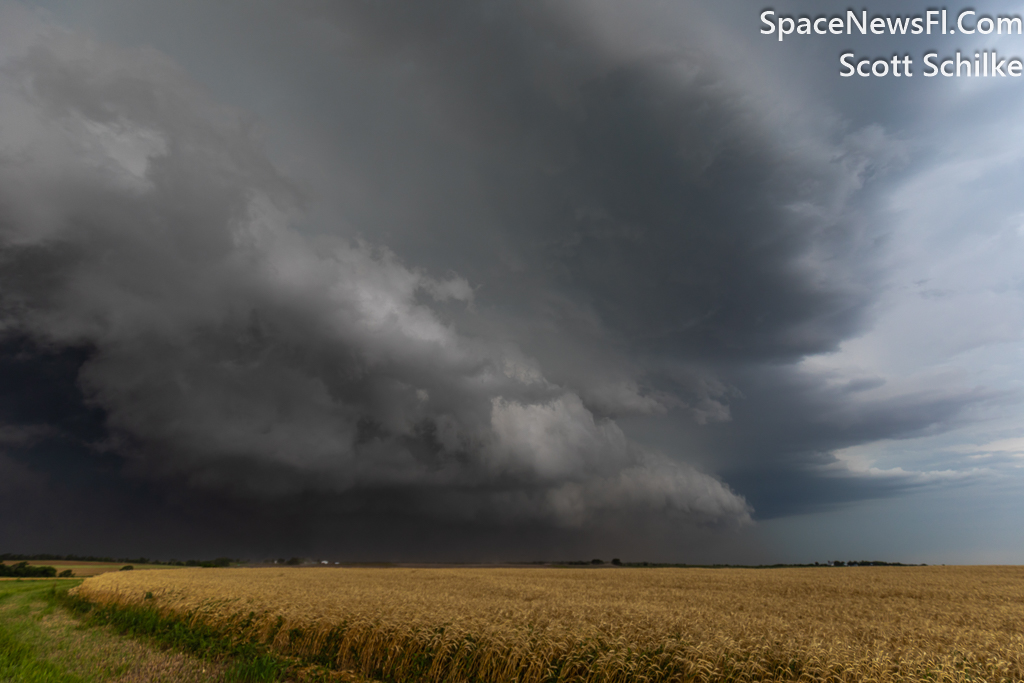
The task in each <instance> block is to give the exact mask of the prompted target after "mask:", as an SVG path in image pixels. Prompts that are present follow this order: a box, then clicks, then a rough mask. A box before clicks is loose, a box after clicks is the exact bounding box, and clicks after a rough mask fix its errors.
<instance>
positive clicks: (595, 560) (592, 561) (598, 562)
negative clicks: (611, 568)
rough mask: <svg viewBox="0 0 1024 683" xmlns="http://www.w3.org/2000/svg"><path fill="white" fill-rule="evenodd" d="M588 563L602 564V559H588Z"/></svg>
mask: <svg viewBox="0 0 1024 683" xmlns="http://www.w3.org/2000/svg"><path fill="white" fill-rule="evenodd" d="M590 564H604V560H598V559H596V558H595V559H593V560H591V561H590Z"/></svg>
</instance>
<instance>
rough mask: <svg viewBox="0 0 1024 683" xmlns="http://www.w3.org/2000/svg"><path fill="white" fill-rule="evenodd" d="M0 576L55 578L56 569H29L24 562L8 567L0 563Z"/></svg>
mask: <svg viewBox="0 0 1024 683" xmlns="http://www.w3.org/2000/svg"><path fill="white" fill-rule="evenodd" d="M0 576H16V577H18V578H21V577H38V578H52V577H54V576H57V569H56V568H54V567H38V566H36V567H30V566H29V564H28V562H24V561H23V562H19V563H18V564H15V565H11V566H10V567H8V566H7V565H5V564H4V563H3V562H0Z"/></svg>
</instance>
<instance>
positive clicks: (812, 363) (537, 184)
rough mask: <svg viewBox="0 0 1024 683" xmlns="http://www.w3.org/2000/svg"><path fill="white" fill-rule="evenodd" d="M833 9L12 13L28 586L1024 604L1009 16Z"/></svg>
mask: <svg viewBox="0 0 1024 683" xmlns="http://www.w3.org/2000/svg"><path fill="white" fill-rule="evenodd" d="M847 9H851V8H848V7H847V6H846V5H840V4H838V3H835V2H810V1H806V2H777V3H775V4H771V5H764V4H754V3H751V2H748V1H746V0H742V1H739V2H729V3H708V2H696V1H689V0H631V1H630V2H624V1H623V0H585V1H584V0H558V1H555V0H541V1H538V2H530V3H518V2H511V1H509V0H472V1H470V0H444V1H441V0H422V1H418V2H416V3H408V2H399V1H397V0H373V1H371V0H365V1H359V2H345V3H337V2H328V1H326V0H288V1H287V2H285V1H284V0H245V1H243V0H218V2H199V1H192V0H186V1H179V0H175V1H173V2H171V1H169V0H76V2H73V3H71V2H58V1H56V0H40V1H39V2H16V1H13V0H0V549H2V550H3V551H4V552H14V553H26V554H27V553H37V552H47V553H59V554H67V553H74V554H95V555H119V556H128V555H130V556H138V555H147V556H150V557H159V558H164V559H167V558H171V557H177V558H198V557H213V556H232V557H239V558H249V559H260V558H266V557H279V556H293V555H294V556H308V557H323V558H329V559H333V560H339V561H377V560H387V561H426V562H502V561H534V560H566V559H590V558H592V557H596V558H604V559H605V560H608V559H610V558H613V557H615V558H621V559H622V560H623V561H654V562H687V563H746V564H758V563H776V562H780V563H781V562H784V563H803V562H816V561H820V562H826V561H830V560H844V561H848V560H885V561H900V562H908V563H911V562H913V563H919V562H924V563H929V564H993V563H995V564H1019V563H1022V562H1024V532H1022V529H1024V524H1022V523H1021V522H1022V521H1024V496H1022V495H1021V494H1022V493H1024V421H1022V419H1021V418H1022V417H1024V391H1022V390H1024V343H1022V342H1024V334H1022V333H1024V268H1022V267H1021V266H1022V258H1024V193H1021V192H1020V190H1019V188H1020V187H1021V186H1022V183H1024V118H1022V117H1021V116H1020V112H1021V111H1022V108H1024V76H1022V77H1016V78H1015V77H1012V76H1007V77H997V76H992V77H976V76H974V75H972V76H971V77H967V76H966V74H962V75H960V76H952V77H945V76H942V75H939V76H935V77H927V76H926V72H927V68H926V64H925V61H924V58H925V55H927V54H930V53H934V54H935V55H936V58H934V61H935V62H936V63H938V62H941V61H942V60H944V59H947V58H950V59H953V58H955V55H956V53H957V52H958V51H959V52H961V53H962V54H963V56H964V57H965V58H966V59H971V57H972V56H973V54H974V53H975V52H978V53H979V55H981V54H982V53H984V55H985V56H986V57H987V56H990V55H992V54H995V55H996V57H995V61H998V60H1004V59H1005V60H1010V61H1011V62H1012V59H1013V58H1014V57H1020V58H1024V36H1019V35H1016V34H1014V35H1007V33H1006V32H1005V31H1002V28H1000V32H996V31H993V32H991V33H988V34H983V33H982V32H981V31H983V30H984V28H986V26H987V25H986V24H985V23H984V22H983V21H982V22H979V21H978V19H979V18H981V17H982V16H983V14H982V12H985V13H987V14H985V15H984V16H989V17H991V18H992V19H993V25H994V23H995V20H997V19H998V17H999V16H1004V17H1011V16H1024V5H1021V4H1020V3H1014V2H995V1H993V2H990V3H986V4H985V7H984V9H983V10H978V13H977V14H975V15H969V14H968V15H964V17H963V23H962V25H960V26H958V25H957V17H958V16H960V14H961V12H962V11H965V10H972V9H974V8H973V6H967V5H964V6H962V7H960V6H952V5H949V6H947V9H948V18H947V24H948V26H947V28H949V29H951V30H952V31H953V32H952V33H950V32H947V33H945V34H942V33H940V32H939V28H938V27H937V26H931V27H929V29H930V31H931V32H930V33H922V34H921V35H912V34H911V32H910V31H908V32H907V33H906V34H898V33H897V34H896V35H890V34H889V33H888V30H886V31H885V33H884V35H877V34H872V33H871V32H868V33H866V34H864V35H862V34H861V33H860V32H859V31H858V30H857V29H856V28H853V29H852V30H851V32H850V33H847V32H846V31H845V30H844V31H843V32H842V33H841V34H839V35H834V34H826V35H814V34H812V35H800V34H798V33H797V32H795V31H794V32H793V33H792V34H789V35H785V34H782V35H780V34H779V32H778V30H777V26H782V25H783V24H782V22H780V21H779V19H780V18H781V17H793V18H798V17H801V16H807V17H810V18H811V19H814V18H817V17H822V16H824V17H826V18H831V17H834V16H838V17H840V18H841V19H843V20H844V21H845V20H846V11H847ZM852 9H854V10H855V14H858V16H859V13H860V12H861V11H866V12H867V15H868V17H869V18H873V17H881V18H882V19H883V20H892V19H893V18H899V17H915V16H917V17H922V18H924V17H925V12H926V11H927V10H928V9H935V8H930V7H926V6H925V5H923V4H919V3H912V2H886V3H880V2H876V3H875V4H873V5H871V4H868V5H864V6H863V7H861V6H857V7H855V8H852ZM767 10H770V11H772V12H774V14H772V15H768V16H767V19H768V20H769V21H770V22H772V23H771V24H769V23H768V22H766V21H762V13H763V12H765V11H767ZM890 23H891V22H890ZM770 25H771V26H775V27H776V28H775V30H774V32H773V30H772V29H770V28H767V27H768V26H770ZM975 25H977V27H979V29H978V30H976V31H975V32H974V33H972V34H968V35H965V34H964V30H971V28H972V27H975ZM762 31H768V33H762ZM849 54H852V55H853V57H852V58H850V59H852V62H851V63H853V64H856V63H858V62H860V61H861V60H863V59H869V60H871V62H867V63H865V64H864V67H863V68H864V69H868V68H874V69H875V71H876V73H877V72H880V71H881V70H882V66H885V71H886V72H887V75H886V76H884V77H876V76H868V77H861V76H857V75H854V76H850V77H846V76H843V75H842V73H843V71H844V68H843V66H842V63H841V61H840V58H841V56H842V55H849ZM894 56H895V57H897V58H899V59H903V58H904V57H906V58H908V59H909V60H910V62H909V63H910V64H911V67H910V68H911V74H912V75H910V76H907V75H906V74H905V73H903V74H902V75H901V76H900V77H897V76H895V75H894V74H893V73H892V67H891V66H890V60H891V58H892V57H894ZM880 60H881V61H880ZM872 62H878V64H876V65H874V66H872ZM901 68H902V69H903V70H905V69H906V66H902V67H901ZM952 68H953V67H947V69H952ZM987 70H988V69H987V67H986V71H987ZM962 71H963V70H961V72H962ZM865 73H866V71H865Z"/></svg>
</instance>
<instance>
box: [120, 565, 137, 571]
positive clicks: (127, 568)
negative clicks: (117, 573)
mask: <svg viewBox="0 0 1024 683" xmlns="http://www.w3.org/2000/svg"><path fill="white" fill-rule="evenodd" d="M133 569H135V567H133V566H131V565H130V564H126V565H125V566H123V567H121V571H123V572H130V571H131V570H133Z"/></svg>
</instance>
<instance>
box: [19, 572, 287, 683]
mask: <svg viewBox="0 0 1024 683" xmlns="http://www.w3.org/2000/svg"><path fill="white" fill-rule="evenodd" d="M78 583H80V582H79V581H76V580H48V581H39V580H36V581H5V582H3V583H0V681H5V682H10V683H94V682H95V683H99V682H101V681H116V682H118V683H165V682H166V683H172V682H174V683H178V682H180V683H200V682H202V683H206V682H214V683H221V682H223V683H234V682H243V681H252V682H253V683H257V682H263V681H267V682H270V681H282V680H285V678H286V674H287V668H286V666H285V664H284V663H283V662H281V661H277V660H273V661H271V660H269V659H265V658H264V659H260V658H259V657H258V653H255V654H256V656H245V655H247V654H250V653H236V652H232V651H231V650H230V649H229V648H227V647H226V646H225V645H224V644H223V643H222V644H221V645H220V646H218V645H217V643H216V641H213V640H211V639H210V637H209V634H203V633H201V632H196V633H192V634H189V635H187V636H186V635H183V634H184V632H185V631H187V629H183V628H182V629H179V630H178V631H175V633H176V634H177V635H176V636H175V637H168V635H167V634H166V633H162V632H161V630H160V629H159V628H154V625H157V624H155V622H153V620H152V619H150V620H148V621H147V620H146V619H141V620H140V619H139V618H138V615H134V617H128V616H127V615H125V616H122V617H121V618H120V619H118V618H116V617H112V615H99V614H97V615H91V614H88V612H89V610H87V609H85V607H84V605H83V604H82V603H80V602H79V603H77V604H71V603H70V601H71V600H72V599H70V598H68V596H67V590H68V589H69V588H71V587H72V586H74V585H77V584H78ZM62 605H70V606H71V607H73V608H74V610H72V611H71V612H70V613H69V610H67V609H64V608H63V607H62ZM76 612H77V615H76V614H75V613H76ZM73 615H75V616H77V617H78V618H73ZM83 615H84V618H83ZM104 625H109V626H111V627H112V628H111V627H107V628H102V626H104ZM97 626H100V627H101V628H96V627H97ZM122 635H130V636H135V638H125V637H121V636H122ZM140 638H141V640H140ZM174 646H177V647H174ZM236 655H238V656H236Z"/></svg>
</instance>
